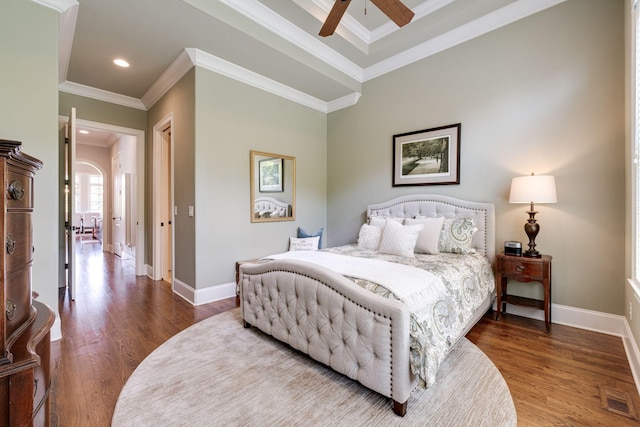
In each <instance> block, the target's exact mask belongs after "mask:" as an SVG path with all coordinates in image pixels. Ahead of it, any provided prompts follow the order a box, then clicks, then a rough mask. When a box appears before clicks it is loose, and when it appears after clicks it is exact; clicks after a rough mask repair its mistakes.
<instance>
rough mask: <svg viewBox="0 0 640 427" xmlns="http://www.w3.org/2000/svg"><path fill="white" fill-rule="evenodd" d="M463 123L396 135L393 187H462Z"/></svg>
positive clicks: (394, 138) (394, 136)
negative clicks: (455, 185)
mask: <svg viewBox="0 0 640 427" xmlns="http://www.w3.org/2000/svg"><path fill="white" fill-rule="evenodd" d="M461 130H462V124H461V123H455V124H451V125H447V126H440V127H436V128H431V129H424V130H418V131H413V132H407V133H401V134H398V135H393V186H394V187H399V186H405V185H443V184H460V134H461Z"/></svg>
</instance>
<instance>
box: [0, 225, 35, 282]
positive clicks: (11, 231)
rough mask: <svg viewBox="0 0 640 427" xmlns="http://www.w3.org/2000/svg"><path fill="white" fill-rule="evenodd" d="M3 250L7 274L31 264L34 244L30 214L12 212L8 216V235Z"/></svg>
mask: <svg viewBox="0 0 640 427" xmlns="http://www.w3.org/2000/svg"><path fill="white" fill-rule="evenodd" d="M2 250H3V251H4V253H5V269H6V272H11V271H13V270H15V269H17V268H20V267H22V266H24V265H26V264H28V263H29V262H31V258H32V255H33V243H32V240H31V214H30V213H27V212H10V213H8V214H7V235H6V236H5V241H4V246H3V248H2Z"/></svg>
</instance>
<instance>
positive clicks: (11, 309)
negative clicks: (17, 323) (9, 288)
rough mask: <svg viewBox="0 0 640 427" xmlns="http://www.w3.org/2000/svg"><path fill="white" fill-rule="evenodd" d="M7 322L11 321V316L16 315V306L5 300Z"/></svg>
mask: <svg viewBox="0 0 640 427" xmlns="http://www.w3.org/2000/svg"><path fill="white" fill-rule="evenodd" d="M6 310H7V320H11V319H13V315H14V314H15V313H16V305H15V304H14V303H13V301H11V300H10V299H8V298H7V302H6Z"/></svg>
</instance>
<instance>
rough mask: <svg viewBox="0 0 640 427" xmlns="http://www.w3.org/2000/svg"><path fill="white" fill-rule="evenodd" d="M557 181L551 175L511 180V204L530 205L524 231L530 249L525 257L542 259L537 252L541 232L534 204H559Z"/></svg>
mask: <svg viewBox="0 0 640 427" xmlns="http://www.w3.org/2000/svg"><path fill="white" fill-rule="evenodd" d="M557 202H558V197H557V195H556V180H555V178H554V177H553V176H551V175H534V174H533V173H531V175H529V176H518V177H515V178H513V179H512V180H511V192H510V194H509V203H530V209H529V210H528V211H527V213H528V214H529V219H528V220H527V223H526V224H525V225H524V231H525V233H527V236H528V237H529V249H528V250H527V251H525V253H524V254H523V256H526V257H529V258H540V252H538V251H537V250H536V236H537V235H538V232H539V231H540V225H539V224H538V223H537V222H536V218H535V217H536V214H537V213H538V212H537V211H535V209H534V203H557Z"/></svg>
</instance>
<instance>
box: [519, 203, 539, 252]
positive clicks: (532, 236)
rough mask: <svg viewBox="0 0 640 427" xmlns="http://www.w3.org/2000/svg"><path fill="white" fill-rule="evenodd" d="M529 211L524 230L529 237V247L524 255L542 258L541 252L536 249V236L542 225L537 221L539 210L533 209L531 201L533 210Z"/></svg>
mask: <svg viewBox="0 0 640 427" xmlns="http://www.w3.org/2000/svg"><path fill="white" fill-rule="evenodd" d="M527 213H528V214H529V219H528V220H527V222H526V223H525V224H524V231H525V233H527V236H528V237H529V249H527V250H526V251H525V253H523V254H522V256H524V257H527V258H540V257H541V255H540V252H538V251H537V250H536V236H537V235H538V231H540V225H539V224H538V223H537V222H536V214H537V213H538V212H537V211H535V210H533V202H532V203H531V210H529V211H527Z"/></svg>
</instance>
